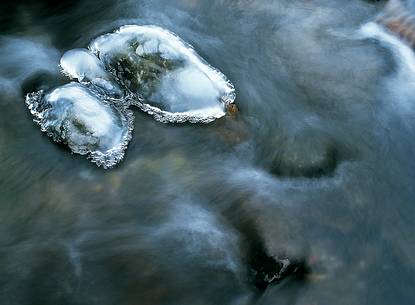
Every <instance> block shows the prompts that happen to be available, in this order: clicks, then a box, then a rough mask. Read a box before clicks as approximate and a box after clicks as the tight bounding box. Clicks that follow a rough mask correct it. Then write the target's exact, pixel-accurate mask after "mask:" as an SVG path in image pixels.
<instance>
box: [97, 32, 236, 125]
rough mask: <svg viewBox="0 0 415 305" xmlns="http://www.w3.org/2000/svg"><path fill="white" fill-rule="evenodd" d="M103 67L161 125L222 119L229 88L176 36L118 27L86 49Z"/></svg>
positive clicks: (231, 98) (232, 93) (230, 97)
mask: <svg viewBox="0 0 415 305" xmlns="http://www.w3.org/2000/svg"><path fill="white" fill-rule="evenodd" d="M90 49H91V51H92V52H93V53H94V54H96V55H97V56H98V57H99V59H100V60H101V61H102V63H103V64H104V66H105V67H106V68H107V69H108V70H109V71H111V72H112V73H113V74H114V75H115V76H116V77H117V78H118V80H119V82H120V83H121V84H122V85H123V86H124V87H125V88H126V90H128V92H130V93H131V94H132V96H135V99H134V101H133V103H134V104H136V105H137V106H138V107H140V108H141V109H142V110H143V111H145V112H148V113H150V114H152V115H153V116H154V117H155V118H156V119H157V120H159V121H162V122H186V121H190V122H195V123H196V122H203V123H208V122H211V121H213V120H215V119H217V118H220V117H222V116H224V115H225V114H226V108H227V106H228V105H229V104H232V103H233V102H234V100H235V90H234V87H233V85H232V84H231V83H230V81H229V80H227V78H226V77H225V75H224V74H222V73H221V72H219V71H218V70H216V69H214V68H213V67H211V66H210V65H209V64H208V63H207V62H206V61H204V60H203V59H202V58H201V57H200V56H199V55H198V54H197V53H196V52H195V51H194V49H193V48H192V47H191V46H190V45H188V44H187V43H186V42H184V41H183V40H182V39H180V38H179V37H178V36H176V35H175V34H173V33H171V32H169V31H167V30H165V29H162V28H160V27H156V26H137V25H129V26H123V27H121V28H120V29H119V30H118V31H116V32H114V33H111V34H106V35H102V36H100V37H98V38H97V39H95V40H94V41H92V43H91V44H90Z"/></svg>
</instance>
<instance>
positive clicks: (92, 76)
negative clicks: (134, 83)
mask: <svg viewBox="0 0 415 305" xmlns="http://www.w3.org/2000/svg"><path fill="white" fill-rule="evenodd" d="M60 66H61V68H62V71H63V73H64V74H66V75H67V76H69V77H70V78H72V79H75V80H77V81H79V82H81V83H85V84H91V85H92V86H93V88H94V89H95V90H97V91H100V92H101V93H103V94H107V95H112V96H117V97H121V96H122V90H121V88H120V87H119V85H118V84H117V80H116V79H115V78H114V76H112V75H111V74H110V73H109V72H107V71H106V70H105V68H104V65H103V64H102V62H101V61H100V60H99V59H98V58H97V57H96V56H95V55H94V54H92V53H91V52H90V51H89V50H87V49H73V50H69V51H67V52H65V54H63V56H62V58H61V60H60Z"/></svg>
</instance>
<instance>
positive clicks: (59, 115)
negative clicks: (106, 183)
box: [26, 83, 133, 168]
mask: <svg viewBox="0 0 415 305" xmlns="http://www.w3.org/2000/svg"><path fill="white" fill-rule="evenodd" d="M26 104H27V106H28V107H29V109H30V112H31V113H32V114H33V116H34V117H35V119H34V120H35V122H37V123H38V124H39V125H40V127H41V130H42V131H44V132H46V133H47V134H48V135H49V136H50V137H52V138H53V140H55V141H56V142H63V143H65V144H67V145H68V146H69V148H70V149H71V150H72V151H73V152H74V153H77V154H81V155H88V157H89V158H90V159H91V160H92V162H94V163H96V164H97V165H98V166H103V167H104V168H110V167H112V166H114V165H115V164H117V163H118V162H119V161H120V160H122V158H123V157H124V152H125V149H126V147H127V144H128V142H129V141H130V139H131V131H132V129H133V114H132V112H131V111H130V110H127V109H125V108H121V107H116V106H115V104H114V103H113V102H112V101H111V100H109V99H104V98H102V97H100V96H98V95H95V94H94V93H93V91H90V90H88V88H87V87H85V86H83V85H81V84H78V83H70V84H67V85H64V86H61V87H58V88H56V89H54V90H52V91H51V92H49V93H47V94H44V92H43V91H38V92H35V93H31V94H28V95H27V97H26Z"/></svg>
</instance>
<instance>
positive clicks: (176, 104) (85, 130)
mask: <svg viewBox="0 0 415 305" xmlns="http://www.w3.org/2000/svg"><path fill="white" fill-rule="evenodd" d="M60 67H61V69H62V73H63V74H64V75H66V76H67V77H68V78H70V79H72V80H73V81H74V82H71V83H69V84H67V85H64V86H60V87H57V88H55V89H53V90H50V91H48V92H43V91H38V92H34V93H29V94H28V95H27V96H26V104H27V106H28V108H29V110H30V112H31V113H32V115H33V116H34V121H35V122H37V123H38V124H39V125H40V127H41V130H42V131H43V132H46V133H47V134H48V135H49V136H50V137H52V138H53V140H55V141H56V142H62V143H65V144H67V145H68V146H69V148H70V149H71V150H72V152H74V153H77V154H81V155H87V157H88V158H90V159H91V160H92V162H94V163H96V164H97V165H98V166H103V167H104V168H110V167H113V166H114V165H116V164H117V163H118V162H120V161H121V160H122V159H123V157H124V153H125V150H126V149H127V145H128V142H129V141H130V139H131V133H132V129H133V114H132V112H131V110H129V109H128V108H129V107H130V106H137V107H138V108H139V109H141V110H143V111H145V112H146V113H149V114H151V115H152V116H153V117H154V118H155V119H156V120H158V121H160V122H163V123H182V122H191V123H209V122H212V121H214V120H215V119H217V118H220V117H223V116H224V115H225V114H226V113H227V111H228V110H229V112H231V111H234V109H235V104H234V101H235V89H234V86H233V85H232V83H231V82H230V81H229V80H228V79H227V78H226V76H225V75H224V74H222V73H221V72H220V71H218V70H217V69H215V68H213V67H212V66H210V65H209V64H208V63H207V62H206V61H204V60H203V59H202V58H201V57H200V56H199V55H198V54H197V53H196V52H195V51H194V49H193V48H192V47H191V46H190V45H189V44H187V43H186V42H184V41H183V40H182V39H180V38H179V37H178V36H176V35H175V34H173V33H171V32H169V31H167V30H164V29H162V28H159V27H156V26H137V25H129V26H124V27H121V28H120V29H119V30H117V31H115V32H114V33H110V34H104V35H102V36H100V37H98V38H96V39H95V40H93V41H92V43H91V44H90V46H89V49H72V50H69V51H67V52H65V53H64V54H63V56H62V58H61V60H60Z"/></svg>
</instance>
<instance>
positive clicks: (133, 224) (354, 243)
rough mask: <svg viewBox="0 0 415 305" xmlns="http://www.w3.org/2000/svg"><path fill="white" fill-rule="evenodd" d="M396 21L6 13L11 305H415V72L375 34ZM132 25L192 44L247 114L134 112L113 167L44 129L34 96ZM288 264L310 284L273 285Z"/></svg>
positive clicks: (39, 7) (111, 4)
mask: <svg viewBox="0 0 415 305" xmlns="http://www.w3.org/2000/svg"><path fill="white" fill-rule="evenodd" d="M383 5H384V2H382V1H363V0H312V1H309V0H232V1H231V0H227V1H225V0H174V1H168V0H135V1H131V0H120V1H110V0H103V1H91V0H80V1H66V2H65V1H61V2H60V3H59V4H56V3H55V2H53V1H48V0H43V1H29V0H26V1H20V2H19V1H17V2H13V3H9V4H8V3H2V4H0V21H1V22H0V34H1V35H0V304H2V305H26V304H27V305H66V304H68V305H78V304H79V305H81V304H82V305H114V304H116V305H136V304H137V305H147V304H148V305H159V304H160V305H161V304H166V305H167V304H168V305H176V304H177V305H207V304H211V305H226V304H230V305H251V304H261V305H262V304H263V305H271V304H278V305H285V304H286V305H293V304H296V305H325V304H327V305H333V304H336V305H350V304H353V305H363V304H377V305H391V304H399V305H410V304H414V302H415V297H414V294H413V286H414V283H415V276H414V274H415V273H414V271H415V255H414V254H415V237H414V234H413V232H414V221H413V216H414V215H415V214H414V212H415V205H414V203H415V202H414V199H415V188H414V183H415V171H414V169H415V159H413V156H414V154H415V141H414V140H413V139H414V136H415V121H414V119H413V117H414V115H415V95H414V94H413V92H414V90H415V58H414V55H413V53H412V52H411V50H410V49H409V48H408V47H406V46H405V45H404V44H403V43H402V42H400V41H399V40H398V39H397V38H395V37H394V36H391V35H390V34H388V33H386V32H385V31H384V30H382V29H381V28H379V27H378V26H376V25H375V24H373V23H370V22H371V21H372V20H374V18H375V16H376V15H377V14H378V13H379V12H380V11H381V10H382V9H383ZM125 24H139V25H145V24H153V25H158V26H161V27H164V28H167V29H169V30H171V31H173V32H175V33H177V34H178V35H179V36H180V37H182V38H183V39H184V40H185V41H187V42H189V43H191V44H192V45H193V46H194V47H195V49H196V50H197V52H198V53H199V54H200V55H201V56H202V57H203V58H205V59H206V60H207V61H208V62H209V63H210V64H212V65H213V66H215V67H217V68H219V69H220V70H221V71H222V72H223V73H224V74H226V75H227V76H228V77H229V78H230V79H231V80H232V82H233V83H234V85H235V88H236V92H237V99H236V103H237V105H238V108H239V112H238V113H237V114H236V115H233V116H227V117H225V118H222V119H219V120H217V121H215V122H213V123H211V124H207V125H202V124H201V125H198V124H181V125H173V124H163V123H160V122H157V121H155V120H153V119H152V117H151V116H149V115H147V114H145V113H142V112H140V111H135V129H134V132H133V139H132V141H131V143H130V145H129V147H128V150H127V152H126V156H125V159H124V161H123V162H122V163H121V164H120V165H118V166H117V167H115V168H113V169H110V170H104V169H102V168H97V167H96V166H95V165H94V164H92V163H90V162H88V161H87V160H85V158H82V157H80V156H79V155H74V154H71V153H70V151H69V149H68V148H67V147H65V146H62V145H58V144H56V143H53V142H52V141H50V139H49V138H48V137H47V136H46V135H44V134H43V133H41V132H40V131H39V128H38V127H37V126H36V125H35V124H34V123H33V122H32V117H31V115H30V113H29V111H28V110H27V108H26V106H25V103H24V97H25V94H26V93H28V92H30V91H32V90H33V89H34V88H39V87H50V86H54V85H56V84H57V83H60V82H61V81H62V77H63V76H61V75H60V72H59V67H58V64H59V59H60V57H61V55H62V54H63V53H64V52H65V51H67V50H69V49H71V48H79V47H86V46H87V45H88V43H89V42H90V41H91V40H92V39H93V38H95V37H97V36H99V35H101V34H103V33H106V32H110V31H112V30H114V29H116V28H117V27H119V26H121V25H125ZM281 258H284V259H288V260H290V262H293V261H296V262H299V263H298V264H299V265H301V268H297V269H296V272H292V273H293V274H290V273H288V272H287V274H286V275H287V276H286V277H285V276H284V278H283V279H281V280H280V281H277V282H274V283H271V284H269V285H268V282H267V281H266V280H264V279H262V278H261V276H262V275H264V274H267V272H270V273H272V270H273V266H274V265H275V262H276V261H278V260H279V259H281ZM273 264H274V265H273ZM261 280H264V281H262V282H261Z"/></svg>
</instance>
